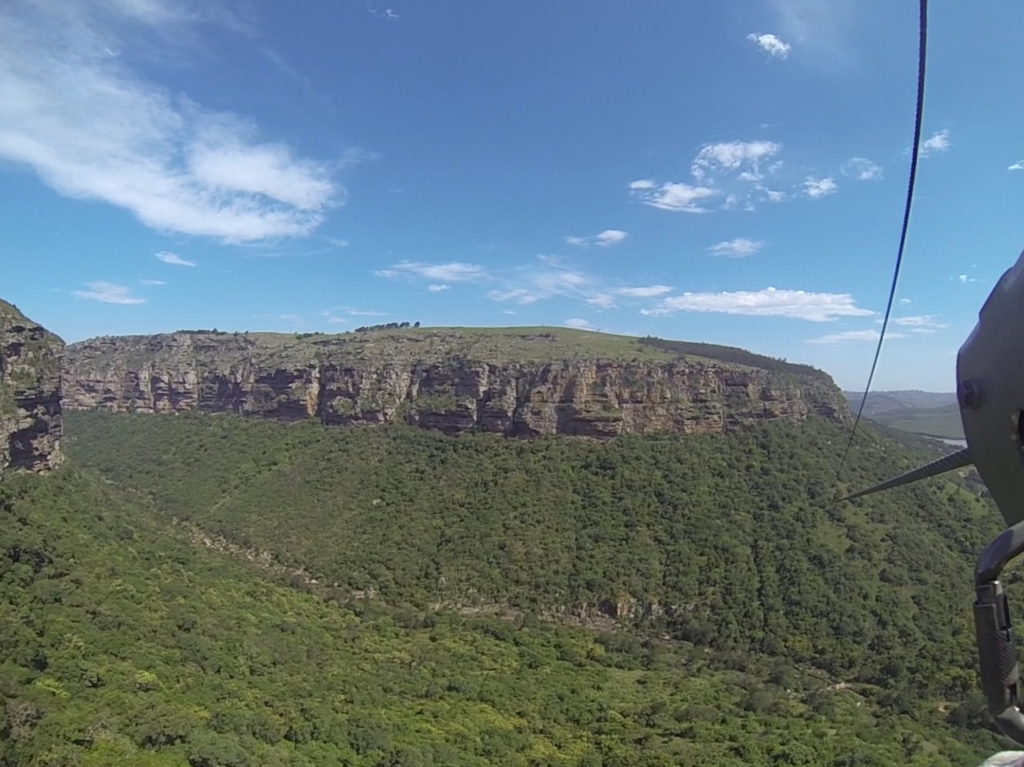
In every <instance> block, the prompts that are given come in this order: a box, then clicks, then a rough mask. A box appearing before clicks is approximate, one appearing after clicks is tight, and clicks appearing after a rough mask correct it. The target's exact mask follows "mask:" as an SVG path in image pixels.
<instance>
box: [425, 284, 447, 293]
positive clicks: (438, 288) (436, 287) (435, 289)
mask: <svg viewBox="0 0 1024 767" xmlns="http://www.w3.org/2000/svg"><path fill="white" fill-rule="evenodd" d="M450 287H451V285H445V284H444V283H441V284H436V283H435V284H433V285H427V290H429V291H430V292H431V293H441V292H443V291H445V290H448V288H450Z"/></svg>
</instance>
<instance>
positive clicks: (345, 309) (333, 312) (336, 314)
mask: <svg viewBox="0 0 1024 767" xmlns="http://www.w3.org/2000/svg"><path fill="white" fill-rule="evenodd" d="M342 314H345V315H348V316H349V317H387V316H388V313H387V312H378V311H374V310H371V309H353V308H352V307H351V306H339V307H335V308H333V309H325V310H324V311H322V312H320V316H321V317H326V318H327V321H328V322H335V323H343V322H349V320H347V319H346V318H345V317H342V316H341V315H342Z"/></svg>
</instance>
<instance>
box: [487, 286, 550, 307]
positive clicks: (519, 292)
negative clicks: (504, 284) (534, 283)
mask: <svg viewBox="0 0 1024 767" xmlns="http://www.w3.org/2000/svg"><path fill="white" fill-rule="evenodd" d="M487 297H488V298H489V299H491V300H492V301H515V302H516V303H517V304H533V303H536V302H537V301H540V300H541V298H542V296H539V295H537V294H536V293H531V292H530V291H529V290H526V289H524V288H514V289H512V290H489V291H487Z"/></svg>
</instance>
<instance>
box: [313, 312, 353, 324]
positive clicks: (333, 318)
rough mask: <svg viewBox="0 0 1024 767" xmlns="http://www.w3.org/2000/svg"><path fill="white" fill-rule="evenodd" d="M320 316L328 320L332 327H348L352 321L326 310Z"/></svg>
mask: <svg viewBox="0 0 1024 767" xmlns="http://www.w3.org/2000/svg"><path fill="white" fill-rule="evenodd" d="M320 316H321V317H323V318H324V319H326V320H327V321H328V322H330V323H331V324H332V325H347V324H348V323H350V322H351V320H349V319H348V318H346V317H339V316H338V315H337V314H335V313H334V312H332V311H331V310H330V309H325V310H324V311H322V312H320Z"/></svg>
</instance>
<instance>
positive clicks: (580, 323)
mask: <svg viewBox="0 0 1024 767" xmlns="http://www.w3.org/2000/svg"><path fill="white" fill-rule="evenodd" d="M565 324H566V325H567V326H568V327H570V328H579V329H580V330H593V328H594V326H593V325H591V324H590V322H589V321H587V320H582V319H580V318H579V317H573V318H572V319H571V320H566V321H565Z"/></svg>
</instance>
